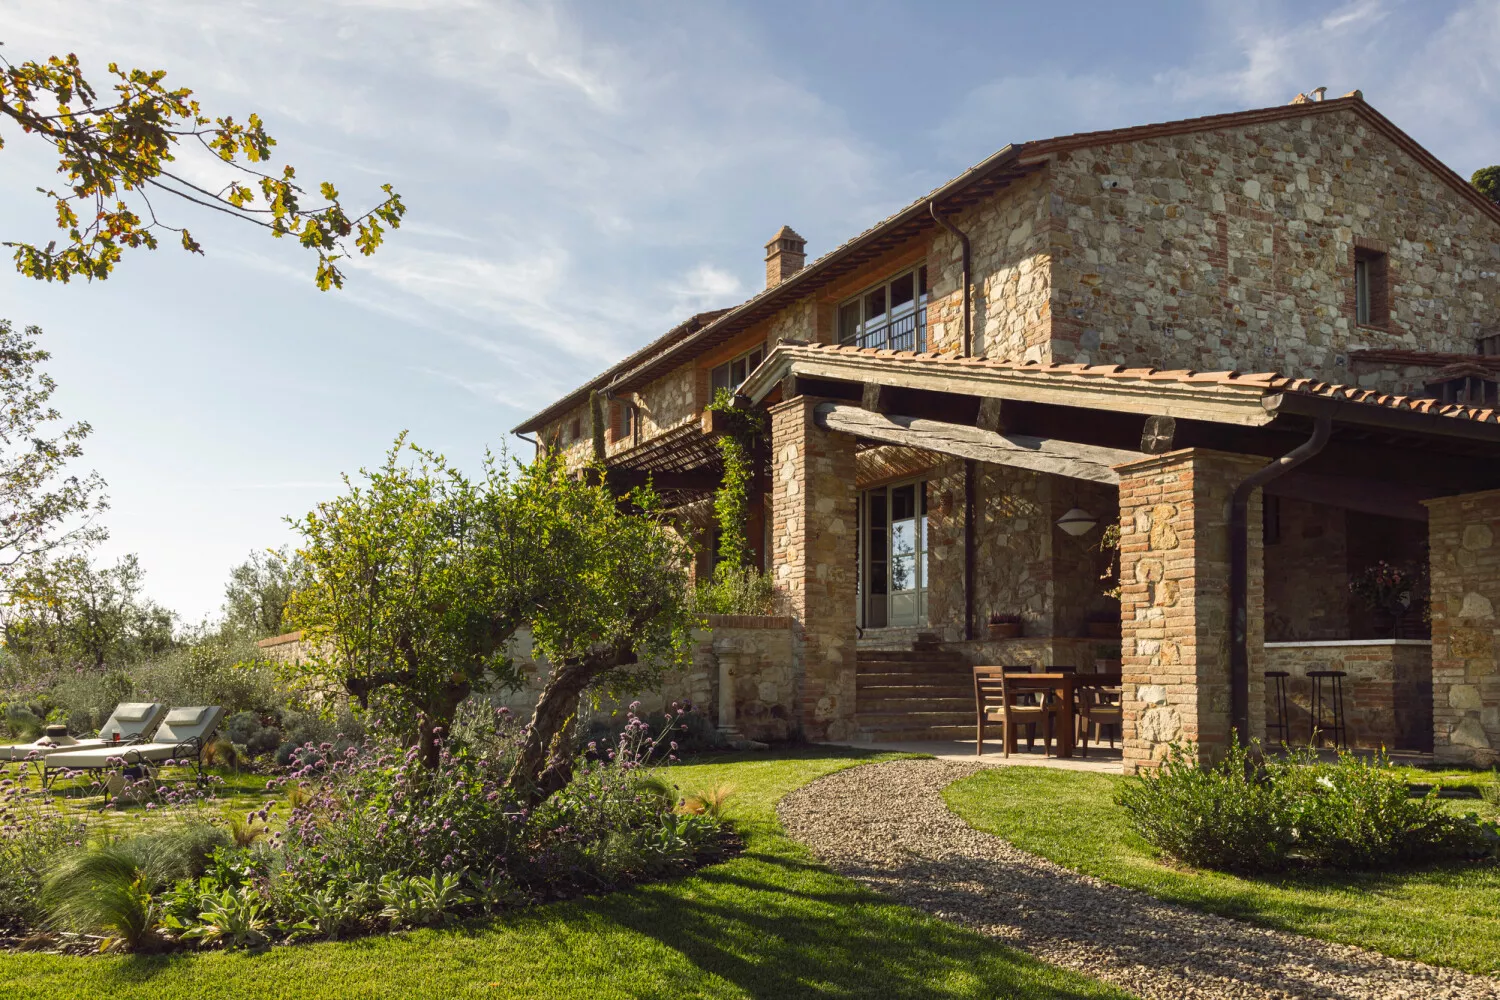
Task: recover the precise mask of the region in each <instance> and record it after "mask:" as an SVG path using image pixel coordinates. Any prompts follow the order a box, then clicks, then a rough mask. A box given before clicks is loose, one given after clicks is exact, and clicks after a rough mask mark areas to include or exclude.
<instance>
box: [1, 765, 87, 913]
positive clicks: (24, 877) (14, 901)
mask: <svg viewBox="0 0 1500 1000" xmlns="http://www.w3.org/2000/svg"><path fill="white" fill-rule="evenodd" d="M86 836H87V828H86V827H85V826H84V824H83V823H82V822H80V821H78V820H77V819H73V818H70V817H68V816H66V815H65V814H63V813H60V812H58V811H57V810H56V809H55V808H53V807H52V806H51V805H49V804H48V803H46V802H45V801H44V800H43V797H42V795H41V793H40V792H39V791H36V790H32V789H29V788H28V787H27V786H26V785H25V783H23V782H17V781H16V780H14V779H12V778H7V777H0V931H19V930H20V929H21V928H23V927H35V926H38V925H40V924H41V922H42V920H43V918H44V916H45V912H46V911H45V910H44V908H43V907H42V906H41V903H40V900H39V899H38V895H39V893H40V892H41V888H42V881H43V879H44V878H45V877H46V874H47V873H48V872H49V871H50V870H51V869H52V868H53V866H54V864H55V863H56V861H57V859H59V858H60V857H62V856H63V855H64V854H66V853H68V852H69V851H73V850H76V849H77V848H79V847H80V846H82V844H83V842H84V839H85V838H86Z"/></svg>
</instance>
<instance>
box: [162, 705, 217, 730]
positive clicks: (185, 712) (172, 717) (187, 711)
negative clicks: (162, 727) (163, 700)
mask: <svg viewBox="0 0 1500 1000" xmlns="http://www.w3.org/2000/svg"><path fill="white" fill-rule="evenodd" d="M208 710H209V708H208V706H207V705H195V706H193V707H191V708H174V709H172V711H170V712H168V713H167V718H166V720H165V722H166V724H167V725H169V726H196V725H197V724H198V723H200V722H202V721H203V714H204V713H205V712H207V711H208Z"/></svg>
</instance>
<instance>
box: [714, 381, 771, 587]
mask: <svg viewBox="0 0 1500 1000" xmlns="http://www.w3.org/2000/svg"><path fill="white" fill-rule="evenodd" d="M733 400H734V397H733V396H731V395H730V394H729V392H728V391H727V390H725V389H720V390H719V391H718V392H717V393H715V394H714V400H713V402H712V403H710V404H708V408H709V409H710V410H712V411H713V412H714V413H715V414H716V416H715V418H714V422H715V424H716V425H717V424H719V423H721V422H722V423H723V424H726V425H727V428H726V430H725V432H724V433H723V434H720V435H719V437H718V440H717V442H716V443H717V444H718V447H719V454H720V456H722V457H723V459H724V475H723V478H722V479H720V481H719V488H718V490H717V491H716V492H715V493H714V517H715V519H716V520H717V521H718V524H719V563H718V567H717V569H716V570H715V575H716V576H720V575H723V574H724V573H727V572H729V571H730V570H735V571H738V570H740V569H741V568H742V567H744V566H746V565H748V564H749V562H750V542H749V539H748V538H747V536H746V534H745V525H746V522H747V521H749V519H750V480H751V479H752V478H753V476H754V474H755V467H754V460H753V458H752V451H751V450H752V447H753V446H754V443H755V439H756V438H757V437H759V436H760V435H761V434H762V433H764V430H765V415H764V414H762V413H761V412H760V411H759V410H750V409H737V408H736V407H735V406H734V402H733Z"/></svg>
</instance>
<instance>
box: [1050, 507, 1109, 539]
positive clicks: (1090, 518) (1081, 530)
mask: <svg viewBox="0 0 1500 1000" xmlns="http://www.w3.org/2000/svg"><path fill="white" fill-rule="evenodd" d="M1098 523H1099V522H1098V520H1097V519H1096V518H1095V517H1094V515H1093V514H1090V513H1089V512H1088V511H1086V510H1084V509H1083V508H1082V507H1074V508H1073V509H1072V510H1070V511H1068V512H1067V513H1066V514H1064V515H1063V516H1062V517H1060V518H1058V519H1057V526H1058V527H1059V528H1061V529H1062V530H1064V531H1066V532H1067V533H1068V534H1070V535H1073V536H1075V537H1076V536H1078V535H1084V534H1087V533H1088V532H1090V531H1092V530H1093V529H1094V525H1096V524H1098Z"/></svg>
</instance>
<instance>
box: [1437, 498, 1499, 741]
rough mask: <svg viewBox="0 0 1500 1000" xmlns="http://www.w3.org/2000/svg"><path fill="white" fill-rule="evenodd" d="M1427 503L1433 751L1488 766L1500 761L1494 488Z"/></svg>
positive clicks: (1496, 501) (1497, 510) (1497, 559)
mask: <svg viewBox="0 0 1500 1000" xmlns="http://www.w3.org/2000/svg"><path fill="white" fill-rule="evenodd" d="M1426 503H1427V511H1428V517H1427V540H1428V559H1429V560H1430V562H1431V570H1432V749H1433V754H1434V755H1435V756H1436V757H1437V759H1438V760H1440V761H1453V762H1458V763H1465V764H1479V765H1483V766H1490V765H1494V764H1497V763H1500V674H1497V672H1496V657H1495V647H1496V640H1497V638H1500V619H1497V618H1496V617H1495V608H1496V606H1497V605H1500V544H1497V540H1496V535H1497V533H1500V490H1490V491H1488V492H1484V493H1467V494H1464V495H1463V496H1456V497H1443V498H1442V499H1440V500H1428V501H1426Z"/></svg>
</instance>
